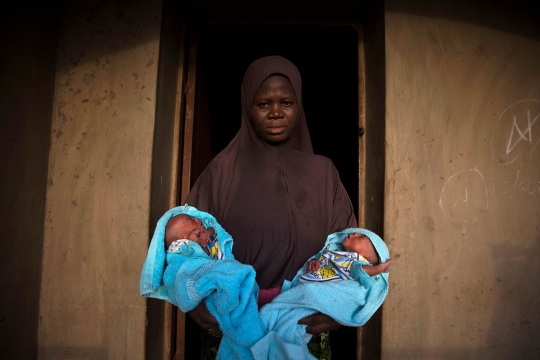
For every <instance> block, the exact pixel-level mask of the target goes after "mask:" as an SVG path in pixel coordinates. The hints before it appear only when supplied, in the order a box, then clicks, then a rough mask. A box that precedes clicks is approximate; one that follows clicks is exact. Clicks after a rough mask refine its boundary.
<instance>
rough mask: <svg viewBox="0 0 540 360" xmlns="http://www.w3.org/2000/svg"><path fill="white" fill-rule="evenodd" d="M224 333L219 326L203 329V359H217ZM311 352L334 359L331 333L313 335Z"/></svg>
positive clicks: (322, 358)
mask: <svg viewBox="0 0 540 360" xmlns="http://www.w3.org/2000/svg"><path fill="white" fill-rule="evenodd" d="M222 337H223V333H222V332H221V330H219V328H214V329H210V330H201V360H215V359H216V357H217V353H218V349H219V343H220V341H221V338H222ZM307 347H308V350H309V353H310V354H311V355H313V356H314V357H315V358H316V359H317V360H332V354H331V351H330V333H323V334H320V335H313V336H312V337H311V340H309V342H308V344H307Z"/></svg>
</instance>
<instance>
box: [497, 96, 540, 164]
mask: <svg viewBox="0 0 540 360" xmlns="http://www.w3.org/2000/svg"><path fill="white" fill-rule="evenodd" d="M526 102H532V103H536V104H534V105H536V106H538V104H540V100H536V99H523V100H519V101H516V102H515V103H513V104H511V105H510V106H508V107H507V108H506V109H504V111H503V112H502V113H501V115H499V118H498V119H497V123H496V124H495V127H494V129H493V135H492V137H491V154H492V156H493V159H494V160H495V161H496V162H498V163H502V164H511V163H513V162H514V161H515V160H516V159H517V158H518V157H519V154H517V155H516V156H514V157H513V158H512V159H510V160H505V159H499V158H498V156H496V151H495V140H496V139H497V138H498V137H500V138H505V140H506V141H505V149H504V154H505V155H506V156H508V155H510V154H511V153H512V151H514V149H515V148H516V146H518V145H519V144H520V143H521V142H522V141H524V142H527V143H530V144H533V142H534V136H533V126H534V125H535V123H536V122H537V120H538V119H539V118H540V112H539V113H538V114H537V115H536V116H535V117H534V118H533V119H531V109H530V108H529V107H528V108H527V124H526V125H525V128H524V129H523V128H521V127H520V126H519V124H518V115H517V114H512V115H513V116H512V117H511V119H512V120H511V122H512V125H511V128H510V133H505V134H502V132H503V131H504V127H505V125H504V123H505V119H504V115H505V114H507V112H509V111H511V110H512V108H513V107H515V106H516V105H518V104H520V103H526ZM527 105H529V106H530V105H531V104H527ZM519 110H522V109H515V111H516V112H518V111H519ZM537 136H538V135H537ZM501 140H502V139H501ZM539 143H540V138H539V139H538V140H537V141H536V142H534V145H533V146H532V149H531V150H530V151H529V153H528V156H529V157H530V156H531V155H532V153H533V152H534V151H535V150H536V147H537V146H538V144H539Z"/></svg>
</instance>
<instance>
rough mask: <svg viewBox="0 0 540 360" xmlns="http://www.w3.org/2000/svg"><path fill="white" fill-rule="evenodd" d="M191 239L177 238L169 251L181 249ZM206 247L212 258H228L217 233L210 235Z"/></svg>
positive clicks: (173, 251)
mask: <svg viewBox="0 0 540 360" xmlns="http://www.w3.org/2000/svg"><path fill="white" fill-rule="evenodd" d="M189 241H191V240H187V239H179V240H175V241H173V242H172V244H171V245H170V246H169V248H168V249H167V251H168V252H170V253H175V252H178V250H180V247H181V246H182V245H188V243H189ZM206 248H207V249H208V252H209V253H210V255H209V256H210V258H211V259H212V260H227V258H226V257H225V254H224V253H222V252H221V249H220V247H219V242H218V239H217V235H216V234H214V235H212V236H211V237H210V242H209V243H208V245H207V246H206Z"/></svg>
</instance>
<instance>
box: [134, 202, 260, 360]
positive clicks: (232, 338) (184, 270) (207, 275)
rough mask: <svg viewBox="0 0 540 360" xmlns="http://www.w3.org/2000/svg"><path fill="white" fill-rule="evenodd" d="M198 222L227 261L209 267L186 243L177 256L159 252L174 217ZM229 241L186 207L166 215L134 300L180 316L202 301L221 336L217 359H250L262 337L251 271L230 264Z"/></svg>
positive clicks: (214, 223) (200, 253)
mask: <svg viewBox="0 0 540 360" xmlns="http://www.w3.org/2000/svg"><path fill="white" fill-rule="evenodd" d="M182 213H183V214H188V215H191V216H194V217H198V218H199V219H201V220H202V222H203V223H204V224H205V226H206V227H213V228H214V229H215V231H216V234H217V237H218V240H219V243H220V246H221V250H222V252H223V253H224V255H225V258H226V259H227V260H218V261H212V260H210V257H209V256H208V255H206V253H205V252H204V251H203V250H202V248H201V247H200V246H199V245H198V244H196V243H194V242H191V243H189V244H187V245H182V246H181V249H180V251H179V252H177V253H166V251H165V228H166V226H167V222H168V221H169V219H170V218H171V217H173V216H175V215H178V214H182ZM232 244H233V241H232V238H231V236H230V235H229V234H228V233H227V232H226V231H225V230H224V229H223V228H222V227H221V225H219V223H218V222H217V221H216V219H215V218H214V217H213V216H212V215H210V214H208V213H206V212H202V211H199V210H197V209H196V208H194V207H191V206H187V205H186V206H179V207H176V208H173V209H171V210H169V211H167V212H166V213H165V214H164V215H163V216H162V217H161V219H160V220H159V221H158V223H157V226H156V230H155V232H154V236H153V237H152V241H151V243H150V247H149V249H148V254H147V257H146V260H145V262H144V265H143V269H142V274H141V279H140V294H141V295H142V296H146V297H154V298H158V299H162V300H166V301H169V302H171V303H172V304H174V305H176V306H178V307H179V308H180V310H182V311H183V312H187V311H190V310H193V309H194V308H195V307H196V306H197V305H198V304H199V303H200V302H201V301H203V300H204V302H205V304H206V307H207V308H208V311H210V313H211V314H212V315H213V316H214V317H215V318H216V320H217V321H218V322H219V324H220V329H221V331H222V332H223V338H222V340H221V343H220V346H219V350H218V356H217V358H218V359H241V360H243V359H251V358H252V355H251V351H250V347H251V346H253V345H254V344H255V343H256V342H257V341H259V340H260V339H261V338H263V337H264V335H265V334H266V328H265V326H264V324H263V322H262V321H261V319H260V318H259V315H258V307H257V296H258V286H257V283H256V282H255V270H254V269H253V267H251V266H249V265H243V264H241V263H239V262H238V261H236V260H234V256H233V254H232Z"/></svg>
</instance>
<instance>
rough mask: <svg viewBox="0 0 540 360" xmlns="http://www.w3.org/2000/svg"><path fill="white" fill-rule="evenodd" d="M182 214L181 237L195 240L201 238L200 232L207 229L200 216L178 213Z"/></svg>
mask: <svg viewBox="0 0 540 360" xmlns="http://www.w3.org/2000/svg"><path fill="white" fill-rule="evenodd" d="M178 216H182V218H181V219H180V223H179V225H180V226H179V227H180V229H179V232H180V236H181V237H180V238H181V239H189V240H193V241H197V240H198V238H199V236H198V235H199V233H200V232H201V231H204V230H206V228H205V227H204V225H203V223H202V221H201V220H200V219H198V218H195V217H192V216H189V215H185V214H182V215H178Z"/></svg>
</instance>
